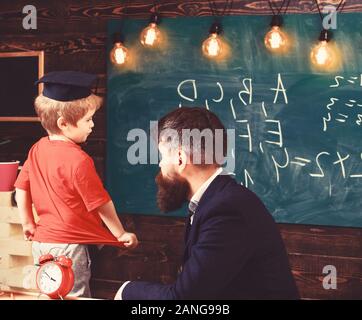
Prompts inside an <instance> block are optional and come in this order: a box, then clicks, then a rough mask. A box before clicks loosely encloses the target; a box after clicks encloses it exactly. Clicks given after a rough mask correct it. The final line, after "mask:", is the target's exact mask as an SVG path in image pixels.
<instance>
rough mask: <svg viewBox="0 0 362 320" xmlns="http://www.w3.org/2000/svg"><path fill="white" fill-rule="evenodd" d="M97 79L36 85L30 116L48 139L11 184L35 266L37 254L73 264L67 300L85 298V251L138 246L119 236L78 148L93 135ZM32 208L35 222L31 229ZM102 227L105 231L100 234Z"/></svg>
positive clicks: (62, 77) (64, 77) (71, 77)
mask: <svg viewBox="0 0 362 320" xmlns="http://www.w3.org/2000/svg"><path fill="white" fill-rule="evenodd" d="M95 80H96V76H94V75H90V74H86V73H82V72H74V71H62V72H51V73H49V74H47V75H45V76H44V77H42V78H41V79H39V80H38V81H37V84H38V83H44V90H43V93H42V94H41V95H39V96H38V97H37V98H36V100H35V109H36V112H37V114H38V116H39V118H40V121H41V124H42V126H43V127H44V129H45V130H46V131H47V133H48V136H47V137H43V138H41V139H40V140H39V141H38V142H37V143H35V144H34V145H33V146H32V148H31V149H30V151H29V154H28V158H27V160H26V161H25V163H24V166H23V168H22V170H21V172H20V174H19V176H18V178H17V180H16V182H15V187H16V198H17V204H18V208H19V212H20V216H21V221H22V226H23V233H24V237H25V239H26V240H33V243H32V251H33V257H34V262H35V264H37V263H38V261H39V257H40V256H41V255H43V254H47V253H50V254H52V255H53V256H58V255H60V254H65V255H67V256H68V257H70V258H71V259H72V261H73V271H74V276H75V281H74V287H73V289H72V291H71V292H70V295H73V296H85V297H90V289H89V279H90V259H89V253H88V249H87V245H86V244H90V243H92V244H113V245H121V246H125V247H126V248H134V247H136V246H137V244H138V240H137V238H136V236H135V235H134V234H133V233H128V232H126V231H125V230H124V228H123V226H122V224H121V222H120V220H119V219H118V216H117V213H116V210H115V207H114V205H113V202H112V200H111V198H110V196H109V195H108V193H107V191H106V190H105V189H104V187H103V184H102V182H101V180H100V178H99V177H98V175H97V173H96V170H95V167H94V163H93V160H92V159H91V157H89V156H88V155H87V154H86V153H85V152H84V151H82V149H81V148H80V146H78V144H80V143H82V142H85V141H86V140H87V137H88V135H89V134H90V133H91V132H92V128H93V127H94V123H93V120H92V117H93V115H94V113H95V111H96V110H98V109H99V108H100V106H101V103H102V99H101V98H100V97H98V96H96V95H94V94H92V92H91V86H92V83H93V82H94V81H95ZM32 204H34V207H35V209H36V211H37V214H38V216H39V221H38V223H37V224H35V222H34V218H33V213H32ZM102 223H104V224H105V225H106V226H107V227H108V229H109V230H107V228H105V227H104V226H103V224H102Z"/></svg>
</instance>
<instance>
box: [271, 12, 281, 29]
mask: <svg viewBox="0 0 362 320" xmlns="http://www.w3.org/2000/svg"><path fill="white" fill-rule="evenodd" d="M282 25H283V17H282V16H281V15H279V14H278V15H276V14H275V15H273V17H272V20H271V22H270V26H271V27H281V26H282Z"/></svg>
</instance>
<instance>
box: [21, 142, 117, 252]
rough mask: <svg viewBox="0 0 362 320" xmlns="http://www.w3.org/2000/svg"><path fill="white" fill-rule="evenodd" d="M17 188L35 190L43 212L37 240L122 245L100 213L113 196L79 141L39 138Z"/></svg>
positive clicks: (39, 211) (38, 207) (34, 196)
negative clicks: (105, 186) (106, 188)
mask: <svg viewBox="0 0 362 320" xmlns="http://www.w3.org/2000/svg"><path fill="white" fill-rule="evenodd" d="M15 187H16V188H19V189H22V190H26V191H29V192H30V193H31V198H32V201H33V203H34V206H35V209H36V211H37V214H38V216H39V222H38V223H37V228H36V231H35V235H34V238H33V240H36V241H39V242H48V243H94V244H114V245H120V246H121V245H122V244H121V243H119V242H118V241H117V239H116V238H115V237H114V236H113V235H112V234H111V232H110V231H109V230H108V229H107V228H106V227H105V226H104V225H103V223H102V220H101V218H100V216H99V214H98V212H97V208H99V207H100V206H102V205H104V204H106V203H107V202H109V201H110V200H111V198H110V196H109V194H108V193H107V191H106V190H105V189H104V187H103V184H102V181H101V180H100V178H99V177H98V175H97V172H96V170H95V167H94V163H93V160H92V159H91V157H89V156H88V155H87V154H86V153H85V152H84V151H83V150H82V149H81V148H80V146H78V145H77V144H75V143H72V142H66V141H60V140H49V138H48V137H44V138H42V139H40V140H39V141H38V142H37V143H36V144H34V145H33V147H32V148H31V149H30V151H29V154H28V159H27V160H26V161H25V163H24V166H23V168H22V170H21V172H20V173H19V176H18V178H17V180H16V182H15Z"/></svg>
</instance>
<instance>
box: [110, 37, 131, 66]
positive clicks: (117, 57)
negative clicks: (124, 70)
mask: <svg viewBox="0 0 362 320" xmlns="http://www.w3.org/2000/svg"><path fill="white" fill-rule="evenodd" d="M110 58H111V61H112V62H113V63H114V64H117V65H124V64H125V63H126V62H127V60H128V58H129V54H128V49H127V48H126V47H125V46H124V45H123V43H122V40H121V35H120V34H119V33H116V34H115V36H114V46H113V49H112V50H111V52H110Z"/></svg>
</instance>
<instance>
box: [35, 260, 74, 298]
mask: <svg viewBox="0 0 362 320" xmlns="http://www.w3.org/2000/svg"><path fill="white" fill-rule="evenodd" d="M39 264H40V267H39V269H38V271H37V274H36V284H37V286H38V289H39V290H40V292H41V293H44V294H46V295H47V296H49V297H50V298H52V299H59V298H60V299H63V298H64V297H65V296H66V295H67V294H68V293H69V292H70V291H71V290H72V288H73V286H74V273H73V270H72V264H73V262H72V259H70V258H68V257H66V256H59V257H53V256H52V255H51V254H46V255H43V256H41V257H40V258H39Z"/></svg>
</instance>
